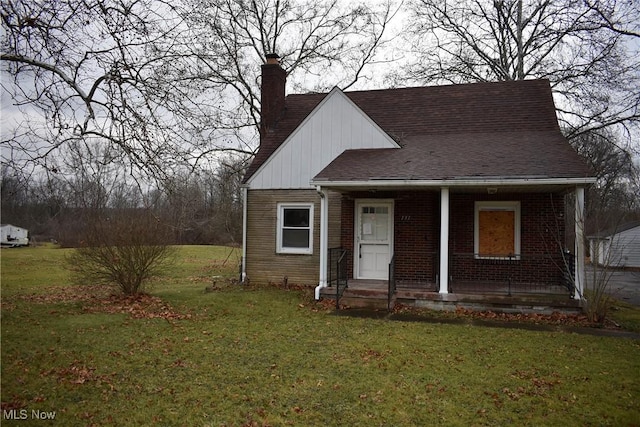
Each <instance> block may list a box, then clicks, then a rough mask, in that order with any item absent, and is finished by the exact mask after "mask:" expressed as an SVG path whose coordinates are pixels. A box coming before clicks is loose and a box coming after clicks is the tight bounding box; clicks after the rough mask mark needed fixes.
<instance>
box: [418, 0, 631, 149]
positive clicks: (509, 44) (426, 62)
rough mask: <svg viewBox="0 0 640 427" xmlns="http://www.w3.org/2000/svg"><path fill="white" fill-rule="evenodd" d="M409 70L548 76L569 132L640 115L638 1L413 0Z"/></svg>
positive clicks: (440, 74) (421, 74)
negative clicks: (635, 41)
mask: <svg viewBox="0 0 640 427" xmlns="http://www.w3.org/2000/svg"><path fill="white" fill-rule="evenodd" d="M411 10H412V14H411V19H412V20H413V22H412V23H411V25H410V26H409V28H410V31H409V34H410V36H411V37H410V42H411V46H413V47H414V49H413V53H414V54H415V57H416V58H417V59H416V61H415V62H412V63H411V64H409V66H408V67H407V70H406V71H407V73H406V75H407V76H409V77H410V78H413V79H415V80H418V81H421V82H429V83H430V82H434V81H436V82H438V81H447V82H453V83H459V82H471V81H494V80H520V79H526V78H548V79H549V80H550V81H551V83H552V85H553V88H554V93H555V94H556V95H557V96H558V102H557V104H558V105H557V106H558V109H559V112H560V113H561V114H560V118H561V120H563V121H564V122H565V123H564V125H565V128H566V129H567V135H568V137H570V138H571V137H575V136H578V135H580V134H582V133H585V132H588V131H593V130H598V129H603V128H607V127H610V126H623V127H625V129H627V130H629V128H632V129H637V125H638V122H639V121H640V92H638V90H637V88H638V87H639V86H640V56H639V55H640V52H639V50H638V45H637V43H636V44H634V43H631V39H633V40H637V39H636V36H637V34H636V33H637V29H638V22H640V3H638V2H631V1H624V0H619V1H616V0H610V1H597V0H593V1H583V0H557V1H548V0H534V1H527V2H523V1H522V0H499V1H481V0H455V1H450V0H414V1H413V2H412V3H411Z"/></svg>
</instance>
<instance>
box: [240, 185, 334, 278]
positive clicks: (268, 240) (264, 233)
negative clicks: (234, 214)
mask: <svg viewBox="0 0 640 427" xmlns="http://www.w3.org/2000/svg"><path fill="white" fill-rule="evenodd" d="M328 198H329V247H330V248H331V247H336V246H339V245H340V224H341V222H340V209H341V208H340V204H341V196H340V194H338V193H329V194H328ZM278 203H313V204H314V207H313V215H314V218H313V253H312V254H310V255H299V254H279V253H277V249H276V233H277V210H278V208H277V207H278ZM245 257H246V259H245V265H246V273H247V277H248V278H249V280H250V281H251V283H268V282H274V283H280V282H282V281H283V279H284V277H287V279H288V283H289V284H300V285H309V286H315V285H317V284H318V279H319V275H320V272H319V268H320V196H319V195H318V193H317V192H316V191H315V190H249V191H248V192H247V253H246V255H245Z"/></svg>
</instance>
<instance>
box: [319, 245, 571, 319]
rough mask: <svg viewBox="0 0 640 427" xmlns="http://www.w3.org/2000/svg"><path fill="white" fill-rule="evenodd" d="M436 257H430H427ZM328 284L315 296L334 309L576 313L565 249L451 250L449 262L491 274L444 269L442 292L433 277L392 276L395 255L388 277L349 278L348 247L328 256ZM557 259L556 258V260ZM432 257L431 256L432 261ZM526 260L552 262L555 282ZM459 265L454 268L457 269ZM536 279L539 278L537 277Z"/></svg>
mask: <svg viewBox="0 0 640 427" xmlns="http://www.w3.org/2000/svg"><path fill="white" fill-rule="evenodd" d="M430 258H435V257H430ZM328 259H329V268H328V271H327V277H328V287H326V288H323V289H321V290H320V297H321V298H325V299H331V300H333V301H335V304H336V308H337V309H340V308H341V307H344V306H349V307H370V308H378V309H387V310H389V311H392V310H393V308H394V307H395V306H396V305H397V304H402V305H408V306H414V307H424V308H430V309H435V310H455V309H456V308H458V307H462V308H467V309H473V310H492V311H501V312H516V313H527V312H529V313H531V312H534V313H552V312H554V311H563V312H578V311H580V309H581V301H580V299H574V295H575V289H574V287H573V275H574V274H575V273H574V272H575V262H574V258H573V256H572V255H571V254H569V253H563V254H559V256H558V255H556V256H550V255H527V256H525V255H517V256H515V255H514V256H512V257H511V258H502V259H489V260H487V259H478V258H477V257H476V256H475V254H461V253H455V254H452V256H451V258H450V263H451V265H452V266H460V265H464V264H465V263H475V264H476V266H477V268H476V269H475V270H474V271H476V273H478V276H479V277H486V274H485V273H486V272H485V271H484V270H486V271H489V272H491V273H492V275H493V276H492V277H493V279H492V280H479V279H475V280H474V279H466V280H465V276H464V274H460V275H459V276H458V275H457V274H458V273H462V272H463V271H466V268H464V269H461V270H458V269H456V268H449V272H450V273H451V276H450V277H449V278H448V280H446V282H447V288H446V292H441V289H440V283H442V282H441V281H440V280H439V278H438V276H437V275H435V274H434V276H433V277H432V278H431V279H430V280H402V279H399V278H398V276H397V275H396V257H395V256H393V257H392V259H391V262H390V263H389V265H388V275H387V277H388V278H389V279H388V280H372V279H354V278H349V276H350V271H349V269H348V266H349V261H350V258H349V251H347V250H345V249H342V248H332V249H330V251H329V254H328ZM559 260H560V262H559ZM432 261H433V259H432ZM529 264H533V265H540V266H543V265H544V264H556V268H557V269H558V270H561V271H563V272H564V274H561V275H555V276H554V277H555V280H551V281H550V280H544V279H542V278H543V277H546V276H540V277H537V278H536V277H535V276H534V275H531V274H530V271H531V270H530V267H529ZM458 268H459V267H458ZM536 279H538V280H537V281H536Z"/></svg>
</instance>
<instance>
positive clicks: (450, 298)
mask: <svg viewBox="0 0 640 427" xmlns="http://www.w3.org/2000/svg"><path fill="white" fill-rule="evenodd" d="M321 297H322V298H326V299H331V300H335V288H324V289H322V292H321ZM395 304H403V305H407V306H413V307H422V308H428V309H431V310H441V311H453V310H455V309H456V308H458V307H461V308H465V309H469V310H475V311H488V310H491V311H495V312H504V313H539V314H551V313H553V312H564V313H579V312H581V310H582V307H581V304H580V301H578V300H573V299H570V298H568V297H563V296H558V295H555V296H554V295H527V294H521V295H514V296H501V295H477V294H445V295H442V294H439V293H437V292H429V291H425V290H419V289H413V290H410V289H406V290H400V289H399V290H398V291H397V293H396V294H395V295H394V297H393V299H392V307H393V306H394V305H395ZM340 305H344V306H348V307H353V308H372V309H382V310H386V309H387V292H386V291H385V290H383V289H350V288H347V289H346V290H345V292H344V294H343V295H342V297H341V298H340Z"/></svg>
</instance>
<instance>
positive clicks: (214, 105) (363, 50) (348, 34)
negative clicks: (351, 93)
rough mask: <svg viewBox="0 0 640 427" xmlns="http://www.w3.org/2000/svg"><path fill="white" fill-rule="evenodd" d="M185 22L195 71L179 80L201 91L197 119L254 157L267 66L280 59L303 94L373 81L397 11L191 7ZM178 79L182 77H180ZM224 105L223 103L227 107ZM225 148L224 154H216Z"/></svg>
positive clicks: (229, 3)
mask: <svg viewBox="0 0 640 427" xmlns="http://www.w3.org/2000/svg"><path fill="white" fill-rule="evenodd" d="M180 11H181V15H182V17H183V18H184V20H185V22H187V23H188V25H187V27H188V31H187V32H185V33H184V34H183V36H185V37H187V38H188V39H189V40H191V43H185V45H187V48H188V51H187V52H186V53H188V55H189V58H190V60H192V61H193V62H192V63H189V64H186V66H187V68H179V67H180V64H175V63H174V64H173V65H178V68H175V67H174V68H173V71H172V72H173V74H172V75H174V76H182V77H181V78H182V81H184V82H185V83H187V84H189V85H196V86H197V87H199V88H200V89H201V91H202V94H203V95H202V96H201V97H200V102H198V104H197V109H192V110H190V111H189V113H188V114H189V116H190V117H191V118H194V117H200V118H202V119H201V120H199V123H201V124H203V126H202V128H200V129H198V131H199V132H201V133H204V134H207V135H216V138H217V140H218V141H219V143H220V144H221V145H224V144H226V147H227V149H228V151H230V150H229V148H231V147H230V145H232V144H238V145H236V146H235V151H236V154H238V153H239V154H242V155H253V154H254V153H255V150H256V149H257V137H258V129H259V124H260V93H259V89H260V85H259V77H260V66H261V65H262V64H263V63H264V61H265V57H266V55H267V54H271V53H277V54H278V55H279V56H280V58H281V64H282V66H283V67H284V68H285V69H286V71H287V74H288V75H289V83H290V84H291V85H292V86H293V87H294V90H296V91H302V90H319V89H326V88H327V87H331V86H335V85H339V86H342V87H343V88H347V87H350V86H352V85H354V84H355V83H356V82H357V81H359V80H366V79H367V78H368V77H370V76H371V68H369V72H367V66H370V65H372V64H374V63H375V62H376V61H377V60H378V59H377V57H376V52H377V51H378V50H379V49H380V48H381V46H383V45H384V44H385V43H386V42H388V40H385V39H384V36H385V31H386V29H387V25H388V23H389V21H390V20H391V18H392V17H393V13H394V10H393V9H392V8H391V5H390V4H383V5H381V9H380V10H373V9H371V8H370V7H369V6H365V5H364V4H354V3H352V2H344V1H340V0H324V1H317V0H298V1H281V0H251V1H247V0H222V1H210V0H187V1H186V2H185V4H184V5H183V7H182V8H181V10H180ZM176 78H177V77H176ZM220 100H224V102H220ZM215 148H218V147H215Z"/></svg>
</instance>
